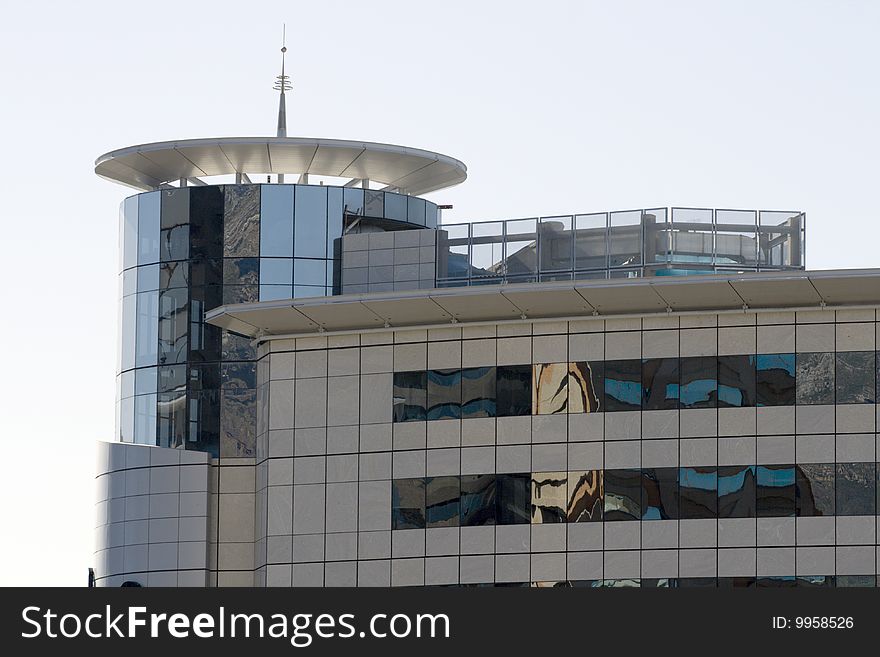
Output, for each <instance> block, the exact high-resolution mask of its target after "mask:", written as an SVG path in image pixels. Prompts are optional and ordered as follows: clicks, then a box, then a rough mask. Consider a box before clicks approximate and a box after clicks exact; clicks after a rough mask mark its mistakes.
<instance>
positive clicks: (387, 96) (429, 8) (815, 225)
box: [0, 0, 880, 585]
mask: <svg viewBox="0 0 880 657" xmlns="http://www.w3.org/2000/svg"><path fill="white" fill-rule="evenodd" d="M135 7H137V9H135ZM285 21H286V22H287V33H288V48H289V53H288V68H289V70H288V72H289V73H290V74H291V76H292V78H293V84H294V91H293V94H292V95H291V96H290V98H289V100H288V117H289V118H288V134H290V135H291V136H310V137H331V138H353V139H361V140H368V141H379V142H388V143H393V144H402V145H408V146H413V147H419V148H425V149H428V150H436V151H439V152H441V153H445V154H448V155H451V156H453V157H456V158H458V159H461V160H463V161H464V162H465V163H466V164H467V165H468V167H469V179H468V181H467V182H466V183H464V184H463V185H461V186H459V187H456V188H453V189H450V190H447V191H443V192H439V193H435V194H432V195H430V198H432V200H435V201H437V202H442V203H452V204H454V205H455V209H454V210H452V211H447V212H446V213H445V216H444V219H445V220H446V221H447V222H451V221H454V220H460V219H493V218H514V217H527V216H534V215H551V214H561V213H573V212H589V211H601V210H611V209H629V208H639V207H652V206H665V205H684V206H705V207H713V206H714V207H732V208H740V207H742V208H764V209H803V210H805V211H806V212H807V217H808V221H807V264H808V266H809V268H811V269H825V268H844V267H875V266H878V265H880V263H878V261H877V258H876V256H875V252H876V245H875V244H876V241H877V237H878V231H877V229H876V227H875V223H876V222H877V219H878V213H877V210H876V207H875V206H876V205H877V203H878V201H877V199H876V197H875V191H876V189H877V187H876V186H877V182H878V165H877V156H878V155H877V154H878V153H880V131H878V128H877V121H878V117H880V91H878V88H880V87H878V84H877V63H878V61H880V40H878V39H877V33H878V31H880V3H878V2H874V1H871V0H865V1H848V2H847V1H835V2H832V1H828V2H819V1H816V0H813V1H807V0H794V1H783V0H777V1H773V2H767V1H766V0H761V1H757V2H754V1H743V0H736V1H730V2H711V3H708V2H705V1H704V0H698V1H694V2H685V1H664V2H647V1H646V2H632V1H616V2H608V1H605V2H586V1H580V2H567V3H566V2H558V1H553V0H544V1H543V2H534V1H533V0H532V1H528V2H521V1H517V2H513V1H511V0H507V1H504V2H482V1H477V0H467V1H459V0H444V1H443V2H432V3H430V4H429V3H416V2H386V1H382V0H373V1H372V2H369V3H365V2H358V3H356V2H352V1H349V2H338V1H335V2H331V1H327V0H323V1H322V2H318V3H313V2H308V3H307V2H302V1H295V0H288V1H287V2H260V1H256V0H254V1H252V2H242V0H235V1H234V2H232V1H228V0H222V1H220V0H214V1H211V2H204V1H198V2H196V1H192V2H179V1H175V2H168V1H165V0H151V1H150V2H148V3H135V4H132V3H120V2H118V1H117V2H98V1H91V2H89V1H83V2H67V1H65V2H61V1H58V2H49V1H46V0H43V1H42V2H40V1H36V0H35V1H34V2H28V3H24V2H17V3H15V4H12V3H9V4H8V5H6V6H4V9H3V20H2V21H0V90H2V91H0V131H2V142H0V143H2V153H3V157H0V181H2V182H0V189H2V211H0V217H2V225H3V230H2V234H0V247H2V253H3V271H4V272H5V274H4V276H3V282H2V284H0V285H2V287H0V291H2V306H0V307H2V311H0V313H2V314H0V345H2V349H3V352H4V353H5V354H6V356H5V363H4V364H5V368H4V370H5V371H4V373H3V375H2V376H0V439H2V443H3V452H4V460H5V465H4V467H3V469H2V473H3V475H2V477H0V493H2V500H3V503H2V509H3V516H4V517H3V527H4V529H3V532H2V535H3V540H2V541H0V584H4V585H12V584H18V585H53V584H57V585H83V584H85V582H86V569H87V568H88V567H89V566H90V565H91V553H92V530H91V527H92V478H93V463H94V441H96V440H110V439H112V435H113V414H114V376H115V365H116V356H115V353H116V285H117V283H116V274H117V253H116V250H117V234H116V233H117V212H118V204H119V202H120V201H121V200H122V198H123V197H124V196H126V195H128V194H129V193H131V192H130V191H129V190H127V189H126V188H123V187H120V186H117V185H114V184H112V183H109V182H106V181H104V180H101V179H99V178H97V177H96V176H95V175H94V173H93V171H92V168H93V161H94V159H95V158H96V157H97V156H98V155H100V154H102V153H104V152H106V151H109V150H113V149H116V148H121V147H124V146H128V145H133V144H138V143H144V142H150V141H161V140H168V139H179V138H191V137H213V136H237V135H270V134H274V130H275V112H276V107H277V101H276V96H275V92H273V91H272V83H273V80H274V77H275V75H276V74H277V73H278V67H279V54H278V48H279V45H280V44H279V40H280V31H281V23H282V22H285Z"/></svg>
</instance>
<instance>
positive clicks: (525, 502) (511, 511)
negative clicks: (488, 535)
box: [495, 474, 530, 525]
mask: <svg viewBox="0 0 880 657" xmlns="http://www.w3.org/2000/svg"><path fill="white" fill-rule="evenodd" d="M495 494H496V498H495V499H496V507H495V514H496V515H495V519H496V522H497V523H498V524H499V525H521V524H527V523H528V522H529V499H530V495H529V475H527V474H500V475H497V476H496V480H495Z"/></svg>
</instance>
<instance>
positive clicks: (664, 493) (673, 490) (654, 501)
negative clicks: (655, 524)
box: [642, 468, 679, 520]
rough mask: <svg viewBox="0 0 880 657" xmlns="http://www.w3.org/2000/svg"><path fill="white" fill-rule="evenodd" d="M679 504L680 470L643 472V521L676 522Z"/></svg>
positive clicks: (654, 469) (651, 469)
mask: <svg viewBox="0 0 880 657" xmlns="http://www.w3.org/2000/svg"><path fill="white" fill-rule="evenodd" d="M678 504H679V495H678V468H645V469H644V470H642V520H676V519H677V518H678V516H679V511H678Z"/></svg>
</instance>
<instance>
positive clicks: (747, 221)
mask: <svg viewBox="0 0 880 657" xmlns="http://www.w3.org/2000/svg"><path fill="white" fill-rule="evenodd" d="M757 229H758V216H757V213H756V212H755V211H754V210H716V211H715V230H716V231H717V233H716V236H715V262H716V264H719V265H725V266H727V267H730V266H736V265H740V266H742V267H743V268H745V269H754V268H755V267H757V265H758V233H757Z"/></svg>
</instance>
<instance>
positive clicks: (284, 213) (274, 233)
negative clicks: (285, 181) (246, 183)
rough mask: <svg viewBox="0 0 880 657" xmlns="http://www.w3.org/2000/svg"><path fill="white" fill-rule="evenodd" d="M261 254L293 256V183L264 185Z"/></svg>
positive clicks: (261, 209) (261, 215)
mask: <svg viewBox="0 0 880 657" xmlns="http://www.w3.org/2000/svg"><path fill="white" fill-rule="evenodd" d="M260 255H261V256H278V257H283V258H290V257H292V256H293V185H262V191H261V196H260Z"/></svg>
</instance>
